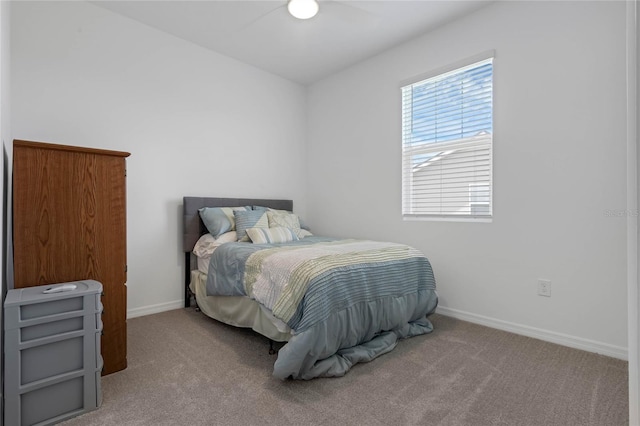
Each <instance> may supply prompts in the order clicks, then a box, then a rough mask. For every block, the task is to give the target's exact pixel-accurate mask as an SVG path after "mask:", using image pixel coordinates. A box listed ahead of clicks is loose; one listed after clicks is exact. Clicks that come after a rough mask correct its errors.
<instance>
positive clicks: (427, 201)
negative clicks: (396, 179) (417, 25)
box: [402, 53, 493, 219]
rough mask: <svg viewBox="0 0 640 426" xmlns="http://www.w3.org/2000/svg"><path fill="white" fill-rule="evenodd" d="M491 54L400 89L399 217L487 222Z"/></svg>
mask: <svg viewBox="0 0 640 426" xmlns="http://www.w3.org/2000/svg"><path fill="white" fill-rule="evenodd" d="M492 135H493V53H491V54H485V55H483V56H482V57H479V58H474V59H472V60H469V61H467V62H466V64H464V65H463V66H456V67H455V68H454V69H451V68H450V69H449V70H447V71H446V72H440V73H438V74H437V75H435V76H434V75H431V76H429V77H428V78H426V79H425V78H422V79H420V81H414V82H411V83H407V84H403V85H402V215H403V217H404V218H420V217H427V218H435V217H440V218H469V219H475V218H485V219H486V218H491V215H492V192H493V189H492V157H493V155H492V145H493V136H492Z"/></svg>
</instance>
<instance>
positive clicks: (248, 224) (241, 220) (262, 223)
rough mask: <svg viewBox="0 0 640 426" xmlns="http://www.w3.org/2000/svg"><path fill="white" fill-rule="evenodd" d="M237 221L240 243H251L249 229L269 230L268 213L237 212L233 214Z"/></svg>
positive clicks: (254, 211)
mask: <svg viewBox="0 0 640 426" xmlns="http://www.w3.org/2000/svg"><path fill="white" fill-rule="evenodd" d="M233 214H234V215H235V219H236V234H237V235H238V241H249V237H248V236H247V229H249V228H268V227H269V219H268V217H267V212H265V211H259V210H247V211H240V210H237V211H235V212H233Z"/></svg>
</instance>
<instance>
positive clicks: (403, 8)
mask: <svg viewBox="0 0 640 426" xmlns="http://www.w3.org/2000/svg"><path fill="white" fill-rule="evenodd" d="M91 3H93V4H95V5H98V6H100V7H103V8H105V9H108V10H111V11H113V12H115V13H117V14H120V15H123V16H126V17H129V18H132V19H134V20H136V21H139V22H141V23H143V24H146V25H149V26H151V27H154V28H156V29H158V30H161V31H164V32H167V33H169V34H172V35H174V36H177V37H180V38H182V39H184V40H188V41H191V42H193V43H195V44H198V45H200V46H202V47H204V48H207V49H210V50H213V51H216V52H218V53H221V54H223V55H226V56H230V57H232V58H235V59H237V60H240V61H242V62H245V63H248V64H251V65H253V66H256V67H258V68H261V69H263V70H266V71H269V72H271V73H274V74H277V75H279V76H282V77H284V78H286V79H288V80H291V81H295V82H298V83H301V84H305V85H306V84H310V83H313V82H315V81H318V80H320V79H322V78H324V77H326V76H328V75H331V74H333V73H335V72H337V71H340V70H342V69H344V68H347V67H349V66H350V65H353V64H355V63H357V62H359V61H362V60H364V59H366V58H369V57H371V56H374V55H376V54H378V53H380V52H382V51H384V50H386V49H389V48H391V47H393V46H395V45H398V44H400V43H402V42H404V41H407V40H410V39H412V38H414V37H416V36H418V35H420V34H424V33H426V32H429V31H431V30H433V29H434V28H436V27H438V26H440V25H443V24H444V23H446V22H449V21H452V20H454V19H457V18H459V17H461V16H463V15H465V14H468V13H471V12H473V11H475V10H477V9H479V8H481V7H483V6H485V5H486V4H487V3H490V1H489V0H471V1H465V0H449V1H435V0H434V1H432V0H421V1H404V0H376V1H366V0H349V1H336V0H324V1H323V0H320V11H319V12H318V14H317V15H316V16H315V17H314V18H311V19H309V20H304V21H303V20H298V19H296V18H293V17H292V16H290V15H289V13H288V12H287V7H286V5H287V0H280V1H274V0H261V1H247V0H233V1H231V0H227V1H223V0H199V1H180V0H160V1H153V0H151V1H150V0H143V1H118V0H110V1H92V2H91Z"/></svg>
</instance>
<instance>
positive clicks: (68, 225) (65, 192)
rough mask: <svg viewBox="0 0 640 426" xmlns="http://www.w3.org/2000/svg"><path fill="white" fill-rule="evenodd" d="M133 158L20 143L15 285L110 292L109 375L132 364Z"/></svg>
mask: <svg viewBox="0 0 640 426" xmlns="http://www.w3.org/2000/svg"><path fill="white" fill-rule="evenodd" d="M129 155H130V154H129V153H128V152H119V151H107V150H102V149H93V148H81V147H75V146H67V145H56V144H49V143H41V142H29V141H21V140H15V141H14V142H13V259H14V260H13V269H14V287H15V288H22V287H30V286H36V285H46V284H54V283H61V282H68V281H76V280H83V279H94V280H97V281H100V282H101V283H102V286H103V296H102V304H103V306H104V310H103V315H102V322H103V327H104V328H103V334H102V340H101V353H102V358H103V360H104V368H103V370H102V374H103V375H104V374H110V373H113V372H116V371H119V370H122V369H124V368H126V366H127V328H126V315H127V287H126V285H125V283H126V281H127V253H126V248H127V243H126V204H125V203H126V185H125V181H126V169H125V159H126V157H128V156H129Z"/></svg>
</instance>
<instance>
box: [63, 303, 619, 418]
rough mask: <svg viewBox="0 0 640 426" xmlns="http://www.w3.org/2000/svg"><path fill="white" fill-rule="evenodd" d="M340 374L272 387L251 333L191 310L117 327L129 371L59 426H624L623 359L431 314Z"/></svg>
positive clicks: (261, 348)
mask: <svg viewBox="0 0 640 426" xmlns="http://www.w3.org/2000/svg"><path fill="white" fill-rule="evenodd" d="M432 320H433V323H434V326H435V330H434V332H433V333H431V334H430V335H424V336H418V337H414V338H411V339H407V340H403V341H401V342H400V343H399V344H398V346H397V347H396V348H395V349H394V350H393V351H392V352H390V353H388V354H386V355H383V356H381V357H379V358H377V359H375V360H373V361H372V362H370V363H366V364H359V365H356V366H355V367H353V368H352V369H351V371H350V372H348V373H347V374H346V375H345V376H344V377H341V378H329V379H315V380H311V381H307V382H305V381H284V382H283V381H280V380H278V379H275V378H273V377H271V370H272V365H273V362H274V360H275V355H269V354H268V353H267V352H268V347H269V345H268V342H267V340H266V339H265V338H264V337H262V336H259V335H257V334H255V333H254V332H252V331H250V330H244V329H237V328H233V327H229V326H226V325H224V324H221V323H218V322H216V321H214V320H212V319H210V318H207V317H206V316H205V315H204V314H202V313H199V312H195V311H194V310H193V309H179V310H174V311H169V312H163V313H160V314H156V315H149V316H145V317H139V318H134V319H131V320H129V321H128V336H129V340H128V346H129V354H128V361H129V367H128V368H127V369H126V370H123V371H121V372H118V373H115V374H111V375H109V376H104V377H103V378H102V391H103V403H102V407H101V408H99V409H98V410H96V411H93V412H90V413H87V414H84V415H82V416H79V417H76V418H74V419H71V420H68V421H67V422H65V423H64V425H319V424H325V425H335V424H344V425H391V424H393V425H473V426H483V425H509V426H513V425H545V426H546V425H562V426H571V425H581V426H582V425H594V426H617V425H625V424H628V391H627V377H628V376H627V363H626V362H624V361H621V360H617V359H613V358H608V357H604V356H600V355H596V354H592V353H588V352H583V351H579V350H576V349H571V348H566V347H563V346H558V345H554V344H551V343H546V342H543V341H540V340H535V339H531V338H528V337H523V336H518V335H515V334H511V333H507V332H503V331H499V330H494V329H491V328H487V327H482V326H478V325H474V324H471V323H468V322H464V321H459V320H456V319H452V318H449V317H445V316H440V315H434V316H432Z"/></svg>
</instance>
